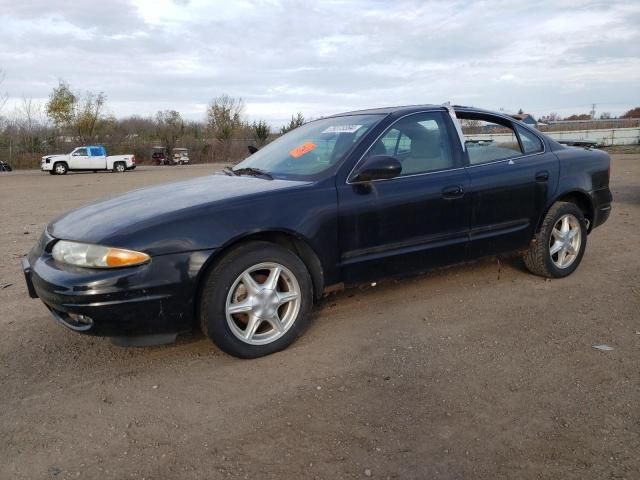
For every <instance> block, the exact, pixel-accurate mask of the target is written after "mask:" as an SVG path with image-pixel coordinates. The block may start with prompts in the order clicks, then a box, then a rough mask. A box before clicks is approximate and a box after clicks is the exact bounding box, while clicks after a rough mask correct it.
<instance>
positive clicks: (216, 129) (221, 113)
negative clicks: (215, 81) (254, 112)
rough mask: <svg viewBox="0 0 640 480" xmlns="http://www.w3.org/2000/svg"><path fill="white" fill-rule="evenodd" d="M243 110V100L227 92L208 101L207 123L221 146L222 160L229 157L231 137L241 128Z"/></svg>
mask: <svg viewBox="0 0 640 480" xmlns="http://www.w3.org/2000/svg"><path fill="white" fill-rule="evenodd" d="M243 112H244V101H243V100H242V98H233V97H230V96H229V95H227V94H223V95H221V96H219V97H216V98H214V99H213V100H211V103H209V107H208V108H207V124H208V126H209V129H210V130H211V132H212V133H213V137H214V138H215V139H216V140H217V141H218V142H219V144H220V145H221V147H222V149H221V151H222V157H223V158H222V160H223V161H227V160H228V159H229V154H230V148H231V145H230V143H231V142H230V140H231V138H232V137H233V135H234V134H235V133H236V132H238V131H239V130H241V129H242V125H243V121H242V113H243ZM212 152H213V150H212Z"/></svg>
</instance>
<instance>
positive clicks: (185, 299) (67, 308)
mask: <svg viewBox="0 0 640 480" xmlns="http://www.w3.org/2000/svg"><path fill="white" fill-rule="evenodd" d="M211 253H212V251H201V252H190V253H182V254H175V255H163V256H159V257H154V258H153V259H152V261H151V262H150V263H149V264H146V265H142V266H139V267H132V268H123V269H114V270H95V269H83V268H77V267H70V266H67V265H60V264H59V263H58V262H56V261H55V260H53V258H52V257H51V256H50V255H49V254H48V253H46V252H42V254H41V255H39V256H35V255H31V254H30V256H29V258H25V259H23V260H22V268H23V271H24V275H25V280H26V282H27V289H28V290H29V295H30V296H31V297H33V298H40V300H42V302H43V303H44V304H45V306H46V307H47V308H48V309H49V310H50V312H51V313H52V315H53V317H54V319H55V320H56V321H57V322H59V323H61V324H62V325H64V326H65V327H67V328H70V329H71V330H74V331H76V332H80V333H85V334H90V335H100V336H119V337H121V336H140V335H151V334H164V333H179V332H185V331H189V330H191V328H192V325H193V319H194V310H195V308H194V298H195V293H196V284H197V278H198V273H199V271H200V270H201V267H202V265H203V264H204V262H205V261H206V259H207V258H208V257H209V255H210V254H211Z"/></svg>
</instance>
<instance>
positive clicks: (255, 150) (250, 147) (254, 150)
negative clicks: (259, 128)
mask: <svg viewBox="0 0 640 480" xmlns="http://www.w3.org/2000/svg"><path fill="white" fill-rule="evenodd" d="M247 150H249V154H250V155H253V154H254V153H256V152H257V151H258V148H257V147H254V146H253V145H247Z"/></svg>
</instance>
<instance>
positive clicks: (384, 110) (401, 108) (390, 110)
mask: <svg viewBox="0 0 640 480" xmlns="http://www.w3.org/2000/svg"><path fill="white" fill-rule="evenodd" d="M452 107H453V109H454V110H461V111H473V112H478V113H490V114H493V115H499V116H503V117H506V116H507V115H506V114H505V113H504V112H496V111H492V110H486V109H482V108H476V107H469V106H466V105H452ZM446 108H447V107H446V106H445V105H436V104H432V103H425V104H419V105H398V106H395V107H378V108H367V109H364V110H352V111H349V112H342V113H336V114H334V115H330V116H329V118H330V117H341V116H345V115H376V114H377V115H390V114H407V113H414V112H419V111H421V110H434V109H442V110H444V109H446Z"/></svg>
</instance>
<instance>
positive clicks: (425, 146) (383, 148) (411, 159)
mask: <svg viewBox="0 0 640 480" xmlns="http://www.w3.org/2000/svg"><path fill="white" fill-rule="evenodd" d="M374 155H389V156H392V157H394V158H396V159H397V160H399V161H400V163H401V164H402V173H401V174H400V175H401V176H407V175H417V174H420V173H427V172H435V171H438V170H447V169H451V168H454V167H455V166H456V165H455V160H454V157H453V154H452V152H451V144H450V140H449V135H448V133H447V126H446V123H445V119H444V117H443V116H442V114H441V113H440V112H426V113H416V114H413V115H409V116H407V117H404V118H402V119H400V120H398V121H397V122H396V123H395V124H393V126H392V127H391V128H390V129H389V130H388V131H387V132H386V133H385V134H384V135H383V136H382V138H381V139H379V140H378V141H376V143H374V144H373V146H372V147H371V149H370V150H369V152H368V153H367V155H366V156H365V158H368V157H371V156H374Z"/></svg>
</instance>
